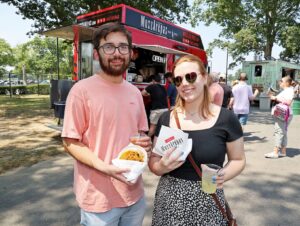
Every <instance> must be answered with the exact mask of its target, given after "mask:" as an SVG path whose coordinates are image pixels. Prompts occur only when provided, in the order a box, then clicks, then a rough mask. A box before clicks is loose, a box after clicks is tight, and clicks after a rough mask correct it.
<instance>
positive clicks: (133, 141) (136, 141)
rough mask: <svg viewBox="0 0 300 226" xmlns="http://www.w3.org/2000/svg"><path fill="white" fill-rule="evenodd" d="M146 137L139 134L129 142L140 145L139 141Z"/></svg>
mask: <svg viewBox="0 0 300 226" xmlns="http://www.w3.org/2000/svg"><path fill="white" fill-rule="evenodd" d="M145 136H146V135H145V134H143V133H137V134H134V135H133V136H130V138H129V141H130V143H132V144H135V145H138V142H139V140H140V139H141V138H142V137H145Z"/></svg>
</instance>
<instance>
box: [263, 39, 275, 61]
mask: <svg viewBox="0 0 300 226" xmlns="http://www.w3.org/2000/svg"><path fill="white" fill-rule="evenodd" d="M272 49H273V42H271V41H267V44H266V46H265V50H264V57H265V59H267V60H270V59H272Z"/></svg>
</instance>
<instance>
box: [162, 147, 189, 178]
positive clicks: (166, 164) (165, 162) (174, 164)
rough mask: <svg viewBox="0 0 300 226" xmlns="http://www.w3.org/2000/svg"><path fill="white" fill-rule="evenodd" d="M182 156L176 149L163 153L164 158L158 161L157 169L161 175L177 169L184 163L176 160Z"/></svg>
mask: <svg viewBox="0 0 300 226" xmlns="http://www.w3.org/2000/svg"><path fill="white" fill-rule="evenodd" d="M182 154H183V153H182V152H181V151H178V150H177V149H176V148H170V149H169V150H167V151H166V152H165V154H164V156H163V157H162V158H161V159H160V160H159V167H160V169H161V171H162V172H163V174H165V173H169V172H170V171H172V170H174V169H177V168H178V167H180V166H181V165H182V164H183V163H184V161H180V160H178V159H179V157H180V156H181V155H182Z"/></svg>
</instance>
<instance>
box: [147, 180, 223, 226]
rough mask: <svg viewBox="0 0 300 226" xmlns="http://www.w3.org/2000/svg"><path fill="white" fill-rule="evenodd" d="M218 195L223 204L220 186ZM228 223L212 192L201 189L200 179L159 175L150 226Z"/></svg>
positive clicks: (193, 225) (212, 225)
mask: <svg viewBox="0 0 300 226" xmlns="http://www.w3.org/2000/svg"><path fill="white" fill-rule="evenodd" d="M216 194H217V196H218V199H219V200H220V203H221V204H222V206H223V207H225V197H224V192H223V190H222V189H217V192H216ZM225 225H226V226H227V221H226V220H225V219H224V217H223V215H222V213H221V211H220V210H219V208H218V207H217V206H216V204H215V201H214V200H213V198H212V196H211V195H209V194H206V193H204V192H203V191H202V190H201V182H199V181H190V180H183V179H179V178H175V177H171V176H169V175H166V176H162V177H161V178H160V181H159V183H158V186H157V190H156V194H155V200H154V211H153V216H152V226H225Z"/></svg>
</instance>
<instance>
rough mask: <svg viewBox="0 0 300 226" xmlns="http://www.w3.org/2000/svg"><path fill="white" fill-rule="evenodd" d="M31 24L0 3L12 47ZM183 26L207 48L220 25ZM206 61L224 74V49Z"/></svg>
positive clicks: (0, 19) (3, 31)
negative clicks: (197, 35) (199, 36)
mask: <svg viewBox="0 0 300 226" xmlns="http://www.w3.org/2000/svg"><path fill="white" fill-rule="evenodd" d="M8 21H9V22H8ZM31 24H33V21H32V20H27V19H26V20H23V19H22V16H20V15H17V14H16V8H15V7H14V6H9V5H8V4H4V3H0V38H3V39H5V40H6V41H7V42H8V43H9V44H10V45H11V46H12V47H15V46H16V45H17V44H22V43H25V42H27V41H29V40H30V39H29V37H28V36H27V35H26V33H27V32H29V31H30V30H31ZM179 26H182V25H179ZM183 27H184V28H186V29H188V30H191V31H193V32H195V33H198V34H200V35H201V38H202V42H203V45H204V48H207V47H208V44H209V43H210V42H212V41H213V39H215V38H218V35H219V33H220V31H221V27H219V26H217V25H211V26H209V27H207V26H205V25H204V24H200V25H199V26H197V27H195V28H192V27H191V26H190V25H183ZM273 53H274V54H273V56H274V57H275V58H277V57H278V53H279V48H278V47H275V48H274V49H273ZM247 60H253V56H251V55H250V56H249V57H247ZM208 61H209V65H210V66H211V67H212V71H215V72H220V73H224V74H225V72H226V51H222V50H220V49H215V50H214V52H213V54H212V56H211V57H208ZM231 61H232V59H231V58H230V56H229V59H228V64H230V62H231ZM239 68H241V65H239V66H237V67H235V68H234V70H228V74H234V72H235V71H236V70H238V69H239Z"/></svg>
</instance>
